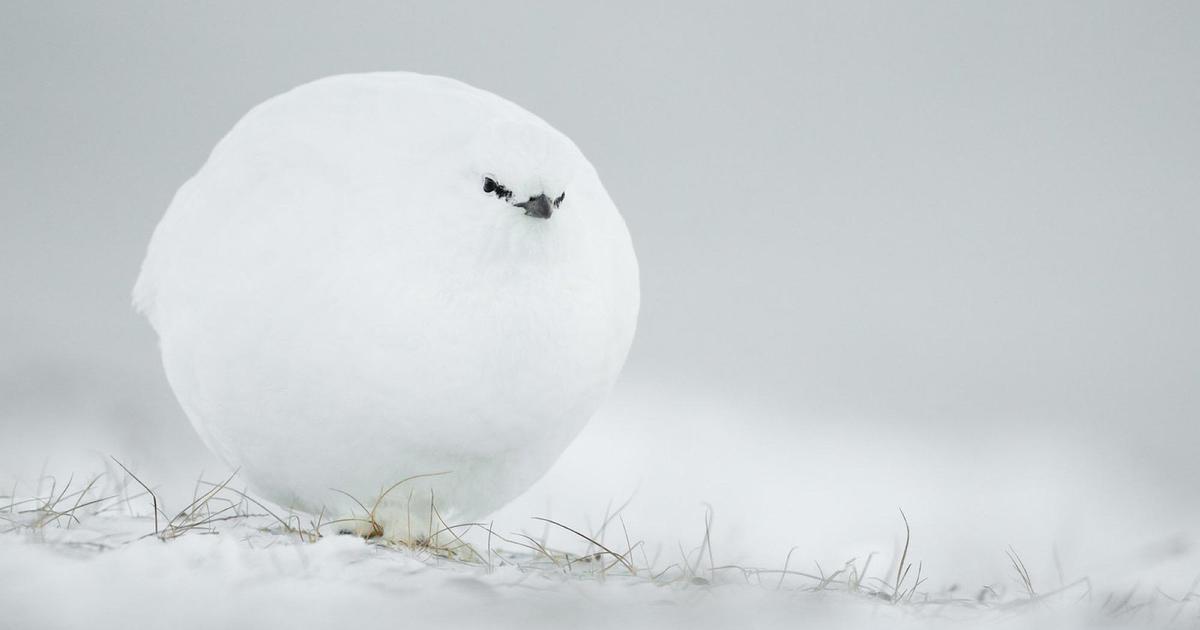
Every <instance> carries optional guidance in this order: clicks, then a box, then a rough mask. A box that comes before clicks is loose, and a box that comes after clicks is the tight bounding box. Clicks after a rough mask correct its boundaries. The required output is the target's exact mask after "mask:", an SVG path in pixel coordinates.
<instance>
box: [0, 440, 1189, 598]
mask: <svg viewBox="0 0 1200 630" xmlns="http://www.w3.org/2000/svg"><path fill="white" fill-rule="evenodd" d="M112 462H113V463H114V464H115V465H116V467H117V468H115V469H113V468H110V470H109V471H107V472H105V473H101V474H98V475H95V476H92V477H90V478H88V479H87V480H86V481H85V482H80V483H76V480H75V478H74V477H69V478H68V479H67V480H66V482H65V483H60V482H59V480H58V479H56V478H55V477H53V476H50V475H45V474H43V475H42V476H41V477H40V478H39V479H38V481H37V484H36V490H35V491H34V493H33V494H31V495H29V496H24V497H23V496H20V495H19V493H18V490H19V488H17V487H14V488H13V489H12V490H11V491H10V492H9V493H8V494H7V495H0V535H4V534H9V535H11V534H14V533H18V534H25V535H27V536H29V537H31V538H32V539H33V540H35V541H38V542H46V543H49V544H60V545H63V546H67V547H72V548H75V549H80V550H84V551H88V552H95V553H102V552H104V551H106V550H110V549H114V548H117V547H120V546H122V545H127V544H133V543H136V542H137V541H140V540H143V539H147V538H157V539H158V540H159V541H161V542H163V543H170V542H171V541H173V540H176V539H178V538H180V537H183V536H189V535H223V534H225V535H238V534H239V533H241V534H243V535H244V534H245V533H246V532H252V533H257V534H258V535H261V536H266V537H268V539H269V540H270V541H271V542H269V543H268V544H273V543H274V542H291V543H293V544H297V543H298V544H310V543H315V542H317V541H318V540H320V539H322V538H323V537H325V536H327V535H330V534H331V533H333V532H338V531H339V530H341V529H342V527H341V526H342V525H344V524H345V523H354V524H355V525H357V526H359V527H358V530H357V531H358V533H359V534H360V535H361V536H362V537H363V538H364V539H365V540H366V541H367V542H368V543H369V544H372V545H375V546H377V547H379V548H381V549H389V550H393V551H395V552H397V553H408V554H411V556H412V557H414V558H417V559H419V560H422V561H424V562H426V563H429V564H433V565H440V564H451V565H457V566H462V567H465V568H469V569H474V570H479V571H481V572H484V573H487V574H490V573H492V572H494V571H495V570H497V569H498V568H500V567H509V568H513V569H516V570H517V571H519V572H521V573H523V574H527V575H534V576H543V577H553V578H556V579H560V580H561V579H573V580H595V581H601V582H603V581H606V580H611V579H617V580H624V581H633V582H640V583H647V584H650V585H654V586H659V587H667V588H671V589H677V590H680V589H682V590H686V589H703V590H716V589H722V588H725V587H731V586H742V587H745V586H750V587H756V588H763V589H765V590H768V591H781V592H785V593H786V592H790V593H840V594H844V595H846V596H849V597H852V598H859V599H862V600H864V601H870V602H874V603H876V604H877V605H884V606H892V607H901V608H903V609H906V610H911V611H913V612H914V613H919V614H928V611H931V610H939V611H947V610H952V611H957V612H964V611H967V612H972V613H977V614H985V615H986V614H999V615H1006V614H1013V613H1016V612H1019V611H1022V610H1026V609H1031V608H1034V607H1038V606H1042V605H1046V604H1048V603H1051V602H1065V603H1069V604H1077V605H1085V606H1088V605H1090V604H1089V602H1091V601H1092V600H1093V588H1092V584H1091V582H1090V581H1089V580H1088V579H1087V578H1081V579H1078V580H1075V581H1073V582H1070V583H1063V580H1062V579H1061V573H1062V571H1061V567H1060V568H1059V573H1060V586H1059V587H1058V588H1056V589H1052V590H1046V591H1041V592H1039V590H1038V589H1036V588H1035V585H1034V578H1033V576H1032V575H1031V574H1030V571H1029V569H1028V568H1027V566H1026V564H1025V562H1024V560H1023V559H1022V558H1021V556H1020V555H1019V554H1018V553H1017V551H1016V549H1014V548H1012V547H1009V548H1008V549H1007V550H1005V551H1004V553H1005V554H1006V556H1007V558H1008V560H1009V563H1010V564H1011V566H1012V569H1013V572H1014V574H1015V584H1016V585H1017V588H1016V589H1012V590H1011V591H1010V589H1008V588H1006V587H1004V586H1003V585H984V586H982V587H980V589H979V591H978V593H977V594H976V595H975V596H963V595H959V594H958V590H957V588H956V587H952V588H950V589H946V590H943V591H929V590H927V589H926V588H925V585H926V584H927V582H928V577H927V576H925V575H924V573H923V565H922V563H921V562H919V561H913V560H911V559H910V558H911V557H912V556H913V551H914V549H915V546H914V544H913V542H914V538H913V531H912V527H911V524H910V523H909V520H908V516H907V515H906V514H905V513H904V511H903V510H900V517H901V522H902V524H903V527H904V542H903V545H902V547H900V549H899V550H898V553H897V555H896V556H895V558H894V560H893V563H891V564H889V566H888V567H887V568H886V572H879V571H874V572H873V571H872V568H873V562H874V561H875V559H876V558H875V556H876V555H877V554H876V553H870V554H868V555H866V556H865V557H864V558H863V559H862V561H861V562H860V561H859V559H858V558H851V559H849V560H847V561H846V562H845V563H844V564H843V565H842V566H841V567H839V568H837V569H836V570H833V571H831V572H826V571H825V569H824V568H822V567H821V566H820V565H819V564H815V563H814V564H815V571H802V570H798V569H796V568H794V564H795V562H794V555H795V551H796V548H795V547H793V548H792V549H790V550H789V551H788V553H787V554H786V556H785V557H784V558H783V561H782V563H781V565H780V568H772V567H748V566H742V565H737V564H718V563H717V561H716V553H715V550H714V549H713V545H712V531H713V521H714V518H713V516H714V510H713V509H712V508H711V506H705V511H704V533H703V536H702V537H701V539H700V540H699V541H698V542H697V544H695V545H694V546H692V547H690V548H685V547H684V546H683V545H679V549H678V551H679V559H678V560H677V561H675V562H672V563H670V564H666V565H665V566H660V564H659V562H658V558H659V555H660V554H659V553H655V555H654V557H653V558H651V557H650V555H649V554H648V553H647V549H646V547H647V545H646V543H645V541H642V540H637V539H636V538H634V537H632V536H631V535H630V532H629V529H628V527H627V525H626V523H625V519H624V517H623V516H622V511H623V510H624V509H625V508H626V507H627V506H628V505H629V503H630V501H629V500H627V501H625V503H623V504H622V505H621V506H620V507H618V508H617V509H616V510H615V511H614V510H611V504H610V505H609V507H608V508H606V510H605V513H604V518H603V519H601V521H600V524H599V526H598V527H597V528H595V529H589V528H581V527H578V526H573V525H571V524H567V523H563V522H560V521H558V520H554V519H551V518H548V517H541V516H535V517H532V518H531V520H532V521H534V522H537V523H539V524H541V525H542V531H541V534H540V536H536V537H535V536H534V535H531V534H530V533H527V532H524V531H520V532H508V533H502V532H499V531H496V529H495V528H494V525H493V523H490V522H489V523H482V522H467V523H455V524H450V523H447V522H446V521H445V519H443V517H442V513H441V511H440V510H439V509H438V507H437V502H436V497H435V496H434V495H433V493H432V492H431V493H430V495H429V497H428V501H429V505H428V508H429V510H428V512H429V516H428V523H427V524H426V525H427V527H428V529H427V530H426V533H427V535H425V536H424V537H419V538H418V537H413V538H412V539H410V540H389V539H387V538H385V537H384V527H383V524H382V523H380V521H379V519H378V512H379V508H380V505H381V504H382V503H383V501H384V499H385V498H386V497H387V496H389V495H391V494H392V493H394V492H395V491H397V490H399V489H401V488H403V487H404V486H405V485H406V484H408V483H409V482H411V481H413V480H416V479H420V478H425V477H432V476H436V475H439V474H445V473H431V474H426V475H417V476H413V477H409V478H407V479H402V480H400V481H398V482H396V483H394V484H392V485H391V486H388V487H386V488H384V489H383V490H382V492H381V493H380V495H379V496H378V498H377V499H376V500H375V501H374V502H373V503H372V505H371V507H369V508H368V507H367V505H366V503H365V502H363V501H360V500H359V499H357V498H355V497H353V496H351V495H349V494H346V493H343V494H346V496H348V497H349V498H350V499H352V501H353V503H354V504H355V505H357V506H358V508H359V509H360V510H361V511H362V514H361V515H351V516H349V517H346V518H339V519H333V520H325V512H324V511H322V512H321V513H319V514H317V515H315V517H314V516H311V515H309V517H308V521H307V524H305V523H304V517H303V516H302V515H301V514H297V513H294V512H292V511H290V510H286V509H282V508H280V507H278V506H273V505H271V504H270V503H269V502H266V501H262V500H259V499H257V498H255V497H253V496H252V495H251V494H249V493H248V492H247V491H246V490H245V489H240V490H239V489H237V488H235V487H233V486H232V483H233V481H234V480H235V479H236V477H237V472H236V471H234V472H233V473H231V474H230V475H229V476H227V477H225V478H223V479H222V480H221V481H219V482H209V481H206V480H204V479H203V478H201V479H197V481H196V483H195V487H194V490H193V493H192V496H191V500H190V501H189V502H188V503H187V504H186V505H185V506H184V507H183V508H182V509H180V510H179V511H177V512H175V513H174V514H170V513H168V512H166V511H165V510H164V507H163V506H164V505H165V504H164V502H163V501H162V500H161V499H160V497H159V495H158V493H157V492H156V491H155V490H154V487H153V486H152V485H151V484H148V483H146V482H145V481H144V480H143V479H141V478H139V477H138V476H137V475H136V474H135V473H134V472H133V471H132V470H130V468H129V467H127V466H126V465H125V464H123V463H122V462H120V461H118V460H116V459H115V458H114V459H112ZM131 490H132V491H133V492H131ZM414 499H416V500H420V501H424V498H417V497H414V496H413V494H412V492H411V491H410V493H409V505H411V504H412V501H413V500H414ZM147 507H148V508H149V513H146V512H145V509H146V508H147ZM139 510H141V511H140V512H139ZM120 515H124V516H123V517H122V518H125V519H126V520H125V521H122V523H129V522H132V523H134V524H137V523H143V524H144V526H145V528H146V529H145V530H142V531H141V532H136V531H133V532H130V531H125V530H118V531H116V532H110V533H108V534H105V535H102V536H98V537H95V538H93V539H90V540H80V539H78V538H73V537H65V536H61V537H48V536H47V535H46V534H47V532H51V531H54V532H58V531H61V532H70V531H73V528H74V531H76V532H77V531H78V530H79V529H80V528H81V526H82V525H84V524H86V523H87V522H92V521H104V520H105V519H112V518H113V517H115V516H120ZM616 524H619V525H620V532H619V533H618V534H617V536H618V538H617V540H618V541H619V542H617V543H613V542H608V541H606V534H607V533H608V532H609V530H610V529H611V528H613V527H615V525H616ZM5 525H7V527H5ZM551 528H553V529H554V530H558V531H561V532H565V533H566V534H569V536H568V540H577V541H579V546H578V547H576V548H574V549H572V548H559V547H556V546H554V545H552V544H551V543H550V542H549V541H550V532H551ZM100 529H103V528H100ZM125 529H128V528H125ZM146 530H149V531H146ZM409 531H410V532H411V531H412V530H411V528H410V529H409ZM255 540H259V538H255ZM246 542H247V543H248V544H249V543H251V541H250V537H249V536H247V538H246ZM914 567H915V569H914ZM1198 589H1200V578H1197V580H1196V581H1195V582H1194V583H1193V584H1192V586H1191V588H1190V589H1189V590H1188V591H1187V592H1186V593H1183V594H1177V595H1173V594H1169V593H1167V592H1165V591H1163V590H1162V589H1153V590H1146V591H1145V592H1142V591H1141V590H1139V589H1138V588H1137V587H1134V588H1131V589H1129V590H1127V591H1122V592H1113V593H1107V594H1106V596H1105V597H1104V599H1103V600H1100V603H1099V605H1098V606H1095V605H1092V608H1091V609H1090V610H1093V611H1094V612H1096V613H1098V614H1100V615H1102V616H1103V617H1106V618H1110V619H1121V620H1126V621H1128V620H1132V619H1135V618H1138V615H1146V616H1147V618H1153V619H1160V620H1161V619H1162V618H1164V617H1169V618H1170V619H1171V620H1175V619H1181V618H1198V617H1200V590H1198Z"/></svg>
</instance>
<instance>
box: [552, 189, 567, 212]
mask: <svg viewBox="0 0 1200 630" xmlns="http://www.w3.org/2000/svg"><path fill="white" fill-rule="evenodd" d="M566 198H567V193H565V192H564V193H563V194H561V195H559V196H558V199H555V200H554V207H555V208H557V207H558V206H559V205H560V204H562V201H563V199H566Z"/></svg>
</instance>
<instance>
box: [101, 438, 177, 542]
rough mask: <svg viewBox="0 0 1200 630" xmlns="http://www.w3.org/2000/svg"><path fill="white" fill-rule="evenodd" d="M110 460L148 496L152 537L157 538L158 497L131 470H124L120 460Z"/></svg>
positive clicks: (113, 458)
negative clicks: (152, 510)
mask: <svg viewBox="0 0 1200 630" xmlns="http://www.w3.org/2000/svg"><path fill="white" fill-rule="evenodd" d="M110 457H111V456H110ZM112 460H113V461H114V462H117V465H118V466H120V467H121V470H124V471H125V474H127V475H129V476H130V477H133V480H134V481H136V482H137V483H138V485H139V486H141V487H142V488H143V489H145V490H146V493H147V494H149V495H150V500H151V501H152V502H153V503H154V535H155V536H158V535H159V533H158V511H159V510H158V496H157V495H155V494H154V491H153V490H151V489H150V486H147V485H146V484H145V483H142V480H141V479H138V476H137V475H135V474H133V472H132V471H131V470H129V469H128V468H126V467H125V464H122V463H121V461H120V460H118V459H117V458H116V457H112ZM163 516H164V517H165V516H166V515H165V514H164V515H163Z"/></svg>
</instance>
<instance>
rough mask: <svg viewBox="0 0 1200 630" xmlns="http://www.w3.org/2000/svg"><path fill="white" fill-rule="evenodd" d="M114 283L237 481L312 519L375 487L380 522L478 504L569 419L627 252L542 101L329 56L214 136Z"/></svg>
mask: <svg viewBox="0 0 1200 630" xmlns="http://www.w3.org/2000/svg"><path fill="white" fill-rule="evenodd" d="M134 302H135V304H136V306H137V307H138V309H139V310H140V311H141V312H143V313H144V314H145V315H146V316H147V317H148V318H149V320H150V322H151V323H152V325H153V326H154V329H155V330H156V331H157V333H158V336H159V341H160V346H161V350H162V358H163V365H164V367H165V369H166V374H167V379H168V380H169V382H170V384H171V388H172V389H173V390H174V392H175V395H176V397H177V398H178V399H179V403H180V405H181V406H182V407H183V410H184V411H185V412H186V414H187V416H188V417H189V418H190V419H191V421H192V424H193V425H194V426H195V428H196V430H197V431H198V432H199V433H200V435H201V436H202V437H203V439H204V441H205V442H206V443H207V444H208V446H209V447H210V448H211V449H212V450H213V451H214V452H216V453H217V454H218V455H219V456H220V457H221V458H222V459H224V460H225V461H226V462H227V463H228V464H229V465H231V466H234V467H237V468H239V469H240V471H241V474H242V475H243V476H244V477H245V478H246V479H247V480H248V481H249V483H250V484H251V486H252V487H253V488H255V489H256V490H257V491H258V492H260V493H263V494H265V495H266V496H267V497H269V498H270V499H272V500H274V501H275V502H278V503H281V504H284V505H287V506H292V507H295V508H297V509H300V510H305V511H308V512H312V513H318V512H321V511H324V513H325V518H326V520H328V519H330V518H335V517H337V516H342V517H345V518H357V519H364V517H365V515H364V514H362V509H361V508H359V507H358V506H357V503H356V502H355V501H352V500H351V499H349V498H347V496H346V495H347V494H348V495H351V496H353V497H354V498H355V499H357V501H358V502H361V503H362V504H363V505H365V506H366V507H367V508H373V507H375V505H376V502H377V501H378V507H375V513H374V515H373V517H374V519H373V520H374V521H375V522H376V523H378V524H379V525H381V526H382V529H383V531H382V533H383V535H385V536H388V537H392V538H397V539H415V538H419V537H421V536H422V535H424V534H427V533H428V532H426V531H425V528H426V527H427V526H428V523H429V522H430V516H431V515H430V512H429V504H430V502H431V500H432V502H433V503H434V505H435V506H436V508H437V511H438V516H440V517H441V519H442V520H445V521H446V522H451V521H459V522H461V521H465V520H471V519H477V518H480V517H482V516H485V515H487V514H488V513H490V512H492V511H494V510H496V509H497V508H499V507H501V506H503V505H504V504H505V503H507V502H508V501H510V500H511V499H513V498H514V497H516V496H517V495H518V494H520V493H521V492H523V491H524V490H525V489H526V488H528V487H529V486H530V485H532V484H533V482H534V481H536V480H537V479H538V478H539V477H541V476H542V475H543V474H544V473H545V472H546V470H547V469H548V468H549V467H550V466H551V465H552V464H553V463H554V461H555V460H556V459H557V458H558V457H559V455H560V454H561V453H562V451H563V450H564V449H565V448H566V446H567V445H568V444H569V443H570V442H571V440H572V439H574V437H575V436H576V435H577V434H578V433H579V431H580V430H581V429H582V428H583V426H584V425H585V424H586V422H587V421H588V419H589V418H590V417H591V415H592V414H593V413H594V412H595V411H596V409H597V408H598V407H599V406H600V404H601V403H602V401H603V400H604V399H605V397H606V396H607V394H608V392H609V390H610V389H611V388H612V386H613V384H614V382H615V380H616V378H617V375H618V373H619V372H620V370H621V367H622V365H623V363H624V361H625V357H626V354H627V353H628V350H629V346H630V343H631V341H632V339H633V334H634V329H635V328H636V323H637V313H638V304H639V289H638V267H637V260H636V258H635V256H634V252H633V246H632V243H631V241H630V238H629V233H628V231H627V230H626V227H625V223H624V221H623V220H622V218H621V215H620V214H619V213H618V211H617V208H616V206H615V205H614V204H613V202H612V200H611V199H610V198H609V196H608V193H607V192H606V191H605V190H604V187H603V186H602V185H601V183H600V179H599V177H598V176H597V174H596V171H595V169H594V168H593V167H592V165H591V164H590V163H589V162H588V160H587V159H586V158H585V157H584V156H583V154H582V153H581V152H580V151H579V149H578V148H577V147H576V146H575V145H574V144H573V143H572V142H571V141H570V140H569V139H568V138H567V137H566V136H564V135H563V134H562V133H560V132H558V131H557V130H555V129H554V128H553V127H551V126H550V125H549V124H547V123H546V122H544V121H543V120H541V119H540V118H538V117H536V116H534V115H533V114H531V113H529V112H527V111H525V110H524V109H522V108H520V107H518V106H517V105H514V104H513V103H511V102H509V101H507V100H504V99H502V98H500V97H498V96H495V95H494V94H491V93H488V92H485V91H482V90H479V89H476V88H473V87H470V86H468V85H465V84H463V83H459V82H457V81H453V80H450V79H445V78H440V77H433V76H425V75H419V74H411V73H399V72H396V73H372V74H358V75H343V76H335V77H330V78H326V79H321V80H319V81H315V82H313V83H309V84H307V85H303V86H300V87H297V88H295V89H293V90H291V91H289V92H287V93H285V94H282V95H280V96H276V97H274V98H272V99H270V100H268V101H266V102H265V103H263V104H261V105H259V106H257V107H255V108H254V109H253V110H251V111H250V112H249V113H248V114H246V116H245V117H244V118H243V119H242V120H241V121H240V122H238V123H237V125H236V126H235V127H234V128H233V130H232V131H230V132H229V134H228V135H227V136H225V138H224V139H223V140H221V142H220V143H219V144H217V146H216V148H215V149H214V150H213V152H212V154H211V155H210V156H209V158H208V161H207V162H206V163H205V164H204V166H203V167H202V168H201V169H200V172H199V173H197V174H196V175H195V176H194V177H193V178H192V179H191V180H189V181H188V182H187V183H185V184H184V185H183V186H182V187H181V188H180V189H179V192H178V193H177V194H176V195H175V198H174V200H173V201H172V202H171V206H170V208H169V209H168V210H167V213H166V216H165V217H164V218H163V219H162V222H161V223H160V224H159V225H158V228H157V229H156V230H155V232H154V236H153V238H152V239H151V242H150V247H149V251H148V253H147V255H146V259H145V262H144V263H143V265H142V271H141V276H140V277H139V278H138V281H137V286H136V287H135V289H134ZM414 477H416V478H415V479H414ZM406 479H408V480H409V481H407V482H405V483H404V484H402V485H401V486H399V487H397V488H393V489H392V490H391V491H388V490H389V488H391V487H392V486H393V484H395V483H397V482H400V481H402V480H406ZM343 493H345V494H343ZM381 496H382V497H383V498H382V501H379V499H380V497H381ZM359 522H360V523H362V522H363V521H359ZM364 526H365V525H364ZM364 526H360V527H358V528H356V529H357V531H360V532H362V531H364V530H363V527H364ZM410 527H411V529H410ZM440 527H441V525H440V524H439V525H437V526H435V529H437V528H440ZM375 533H377V534H378V533H380V532H379V531H375Z"/></svg>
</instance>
